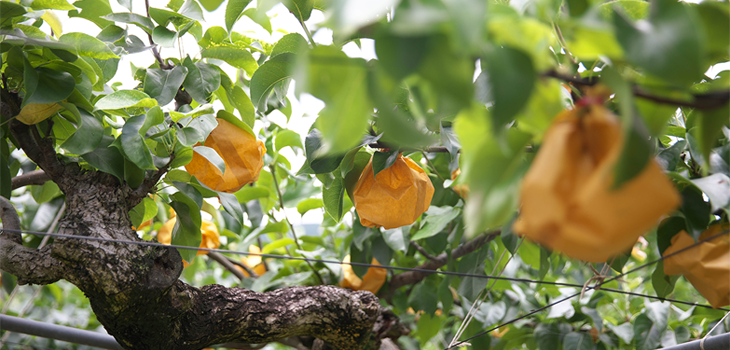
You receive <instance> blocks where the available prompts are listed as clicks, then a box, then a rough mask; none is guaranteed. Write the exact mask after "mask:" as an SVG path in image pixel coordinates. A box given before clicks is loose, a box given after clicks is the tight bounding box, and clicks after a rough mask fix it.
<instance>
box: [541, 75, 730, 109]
mask: <svg viewBox="0 0 730 350" xmlns="http://www.w3.org/2000/svg"><path fill="white" fill-rule="evenodd" d="M542 76H544V77H551V78H556V79H560V80H562V81H565V82H568V83H571V84H574V85H579V86H593V85H596V84H597V83H598V82H599V79H598V78H596V77H587V78H583V77H576V76H570V75H567V74H563V73H559V72H557V71H555V70H549V71H547V72H544V73H543V74H542ZM632 90H633V93H634V95H636V96H638V97H641V98H644V99H647V100H651V101H654V102H657V103H662V104H670V105H674V106H677V107H690V108H696V109H715V108H718V107H722V106H724V105H726V104H727V103H728V102H730V90H724V91H716V92H710V93H704V94H694V95H692V98H691V99H690V100H678V99H673V98H668V97H664V96H657V95H654V94H652V93H650V92H649V91H647V90H646V89H644V88H642V87H641V86H639V85H637V84H634V85H633V86H632Z"/></svg>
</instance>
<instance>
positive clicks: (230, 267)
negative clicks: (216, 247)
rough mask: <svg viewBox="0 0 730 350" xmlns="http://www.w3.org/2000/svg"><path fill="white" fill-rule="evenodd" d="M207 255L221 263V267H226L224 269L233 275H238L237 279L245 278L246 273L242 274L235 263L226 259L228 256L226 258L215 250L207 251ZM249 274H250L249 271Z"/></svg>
mask: <svg viewBox="0 0 730 350" xmlns="http://www.w3.org/2000/svg"><path fill="white" fill-rule="evenodd" d="M208 257H210V258H211V259H213V260H215V261H216V262H217V263H219V264H221V265H222V266H223V267H225V268H226V270H228V271H230V272H231V273H232V274H233V275H234V276H236V277H238V279H239V280H242V281H243V279H244V278H246V275H244V274H243V272H241V270H239V269H237V268H236V265H234V264H233V262H231V261H230V260H228V258H226V257H225V256H224V255H223V254H221V253H217V252H209V253H208ZM249 275H251V274H250V273H249Z"/></svg>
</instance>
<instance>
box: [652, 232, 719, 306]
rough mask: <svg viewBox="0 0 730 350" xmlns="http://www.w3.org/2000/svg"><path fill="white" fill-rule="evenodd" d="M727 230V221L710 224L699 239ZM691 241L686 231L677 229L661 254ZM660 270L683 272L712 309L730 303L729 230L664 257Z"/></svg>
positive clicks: (675, 272) (670, 252) (670, 251)
mask: <svg viewBox="0 0 730 350" xmlns="http://www.w3.org/2000/svg"><path fill="white" fill-rule="evenodd" d="M728 229H730V224H728V223H725V224H717V225H712V226H710V228H708V229H707V230H705V232H703V233H702V234H701V235H700V238H699V240H703V239H707V238H710V237H712V236H715V235H717V234H719V233H721V232H723V231H727V230H728ZM694 243H695V241H694V240H693V239H692V237H691V236H690V235H689V234H687V232H686V231H681V232H679V233H678V234H676V235H675V236H674V237H672V245H671V246H670V247H669V248H667V250H665V251H664V255H665V256H666V255H669V254H672V253H674V252H677V251H679V250H682V249H684V248H686V247H688V246H690V245H692V244H694ZM664 273H665V274H667V275H679V274H682V275H684V277H685V278H686V279H687V280H689V281H690V283H692V285H693V286H694V287H695V288H696V289H697V291H698V292H700V294H702V296H704V297H705V299H707V301H709V302H710V305H712V307H714V308H719V307H722V306H726V305H730V233H726V234H723V235H722V236H721V237H717V238H715V239H712V240H710V241H707V242H703V243H700V244H698V245H697V246H696V247H692V248H690V249H687V250H685V251H683V252H681V253H679V254H676V255H672V256H670V257H668V258H666V259H664Z"/></svg>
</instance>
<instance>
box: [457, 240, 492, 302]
mask: <svg viewBox="0 0 730 350" xmlns="http://www.w3.org/2000/svg"><path fill="white" fill-rule="evenodd" d="M487 253H488V249H480V250H478V251H475V252H473V253H469V254H467V255H466V256H464V257H463V258H461V260H460V261H459V269H458V271H459V272H461V273H468V274H472V275H485V273H484V260H485V259H486V258H487ZM487 282H489V280H488V279H486V278H479V277H463V278H462V279H461V283H460V284H459V289H458V291H459V295H462V296H464V298H467V299H469V300H476V298H477V296H478V295H479V293H480V292H481V291H482V290H484V288H485V287H486V286H487Z"/></svg>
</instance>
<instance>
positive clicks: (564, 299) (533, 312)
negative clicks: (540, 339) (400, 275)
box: [445, 230, 730, 350]
mask: <svg viewBox="0 0 730 350" xmlns="http://www.w3.org/2000/svg"><path fill="white" fill-rule="evenodd" d="M727 233H730V230H724V231H722V232H720V233H718V234H716V235H713V236H710V237H707V238H705V239H703V240H701V241H697V242H696V243H694V244H692V245H689V246H687V247H684V248H682V249H680V250H678V251H676V252H674V253H670V254H667V255H664V256H662V257H660V258H659V259H656V260H653V261H650V262H648V263H646V264H644V265H640V266H638V267H635V268H633V269H631V270H629V271H626V272H623V273H620V274H618V275H616V276H614V277H612V278H609V279H607V280H604V281H601V282H599V283H596V284H595V285H594V286H592V287H588V288H586V290H591V289H593V290H597V289H599V288H600V287H601V286H602V285H604V284H606V283H609V282H612V281H615V280H617V279H619V278H621V277H623V276H626V275H628V274H630V273H633V272H636V271H638V270H640V269H643V268H645V267H647V266H651V265H654V264H656V263H658V262H660V261H662V260H664V259H666V258H669V257H671V256H674V255H677V254H680V253H683V252H685V251H687V250H689V249H692V248H694V247H696V246H698V245H700V244H702V243H704V242H708V241H711V240H713V239H715V238H718V237H721V236H723V235H726V234H727ZM581 292H582V291H581ZM581 292H578V293H575V294H573V295H570V296H567V297H565V298H563V299H560V300H558V301H555V302H552V303H550V304H548V305H545V306H543V307H541V308H539V309H536V310H533V311H530V312H529V313H527V314H525V315H522V316H520V317H517V318H515V319H512V320H510V321H507V322H505V323H502V324H501V325H499V326H496V327H493V328H491V329H488V330H486V331H482V332H479V333H477V334H476V335H473V336H471V337H469V338H467V339H465V340H462V341H460V342H458V343H456V344H454V345H452V346H450V347H448V348H446V349H445V350H449V349H452V348H454V347H457V346H460V345H462V344H465V343H467V342H468V341H470V340H472V339H474V338H477V337H481V336H482V335H485V334H488V333H489V332H491V331H493V330H495V329H499V328H501V327H504V326H507V325H510V324H512V323H514V322H517V321H519V320H521V319H524V318H526V317H528V316H532V315H534V314H536V313H538V312H540V311H543V310H545V309H547V308H549V307H552V306H555V305H557V304H560V303H562V302H564V301H566V300H570V299H572V298H575V297H577V296H579V295H580V294H581ZM723 310H724V309H723Z"/></svg>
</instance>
